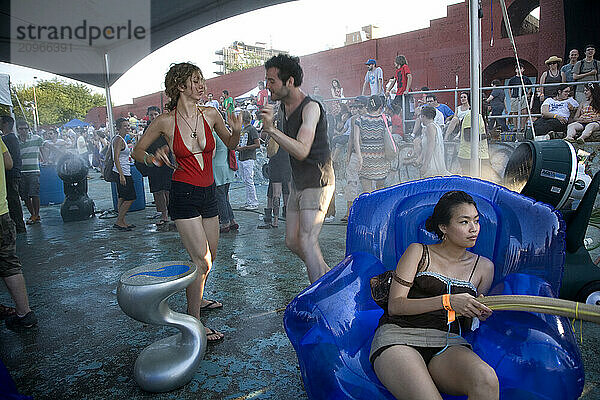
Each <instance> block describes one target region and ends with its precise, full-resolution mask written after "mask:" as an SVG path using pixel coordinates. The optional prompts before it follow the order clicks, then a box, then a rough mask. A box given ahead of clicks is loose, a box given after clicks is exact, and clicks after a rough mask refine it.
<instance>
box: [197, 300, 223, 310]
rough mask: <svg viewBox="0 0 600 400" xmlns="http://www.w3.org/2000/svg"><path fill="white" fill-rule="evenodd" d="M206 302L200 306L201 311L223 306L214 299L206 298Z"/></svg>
mask: <svg viewBox="0 0 600 400" xmlns="http://www.w3.org/2000/svg"><path fill="white" fill-rule="evenodd" d="M206 302H207V303H206V305H204V306H202V307H200V310H201V311H206V310H216V309H217V308H223V304H221V303H219V302H218V301H216V300H206Z"/></svg>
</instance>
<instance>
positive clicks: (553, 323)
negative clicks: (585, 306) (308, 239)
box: [284, 176, 584, 400]
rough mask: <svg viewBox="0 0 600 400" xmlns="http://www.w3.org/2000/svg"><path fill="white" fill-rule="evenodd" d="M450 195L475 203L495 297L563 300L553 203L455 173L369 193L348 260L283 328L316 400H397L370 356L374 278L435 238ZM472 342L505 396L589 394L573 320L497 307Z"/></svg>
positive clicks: (303, 297) (356, 212)
mask: <svg viewBox="0 0 600 400" xmlns="http://www.w3.org/2000/svg"><path fill="white" fill-rule="evenodd" d="M449 190H463V191H465V192H467V193H469V194H470V195H471V196H472V197H473V199H474V200H475V202H476V203H477V207H478V209H479V213H480V224H481V233H480V235H479V238H478V240H477V244H476V245H475V247H474V248H473V249H472V250H473V251H474V252H475V253H477V254H480V255H483V256H485V257H488V258H489V259H491V260H492V261H493V262H494V265H495V274H494V284H493V285H492V290H491V293H489V294H528V295H536V296H547V297H556V296H557V293H558V290H559V288H560V283H561V277H562V271H563V265H564V260H565V239H564V237H565V232H564V231H565V227H564V223H563V221H562V219H561V217H560V215H559V214H558V213H557V212H556V211H553V210H552V209H551V208H550V207H549V206H547V205H545V204H543V203H536V202H535V201H533V200H531V199H529V198H527V197H525V196H522V195H520V194H517V193H515V192H511V191H509V190H507V189H505V188H503V187H501V186H498V185H495V184H492V183H490V182H485V181H481V180H477V179H471V178H466V177H458V176H452V177H443V178H441V177H438V178H429V179H424V180H419V181H413V182H407V183H404V184H400V185H397V186H394V187H391V188H387V189H383V190H380V191H377V192H374V193H371V194H363V195H361V196H360V197H359V198H358V199H357V200H356V201H355V202H354V205H353V206H352V210H351V212H350V218H349V221H348V230H347V237H346V257H345V258H344V260H342V262H341V263H339V264H338V265H337V266H336V267H335V268H333V269H332V270H331V271H330V272H329V273H327V274H326V275H324V276H323V277H321V279H319V280H318V281H316V282H315V283H314V284H312V285H311V286H309V287H308V288H307V289H305V290H304V291H303V292H301V293H300V294H299V295H298V296H297V297H296V298H295V299H294V300H293V301H292V302H291V303H290V304H289V305H288V307H287V309H286V311H285V315H284V325H285V329H286V332H287V335H288V337H289V339H290V341H291V342H292V345H293V346H294V349H295V350H296V353H297V355H298V362H299V364H300V370H301V373H302V379H303V382H304V387H305V389H306V393H307V394H308V397H309V399H313V400H316V399H323V400H325V399H327V400H332V399H356V400H365V399H368V400H376V399H393V397H392V395H391V394H390V393H389V392H388V391H387V390H386V389H385V387H384V386H383V385H382V384H381V383H380V382H379V380H378V379H377V377H376V375H375V373H374V372H373V368H372V366H371V364H370V362H369V359H368V357H369V350H370V348H371V341H372V338H373V334H374V333H375V330H376V328H377V324H378V322H379V318H380V317H381V315H382V314H383V310H382V309H381V308H380V307H379V306H377V305H376V304H375V301H374V300H373V299H372V297H371V292H370V284H369V280H370V278H371V277H373V276H375V275H378V274H380V273H382V272H384V271H385V270H391V269H394V268H395V267H396V263H397V261H398V259H399V258H400V257H401V256H402V253H403V252H404V250H405V249H406V248H407V247H408V245H409V244H410V243H412V242H422V243H427V244H432V243H435V242H436V241H437V240H436V239H435V238H434V236H433V235H432V234H431V233H429V232H427V231H426V230H425V220H426V218H427V217H428V216H429V215H431V213H432V211H433V207H434V206H435V204H436V203H437V201H438V200H439V198H440V197H441V195H442V194H443V193H445V192H447V191H449ZM465 337H466V339H467V340H468V341H469V342H470V343H471V344H472V345H473V349H474V350H475V352H476V353H477V354H479V356H480V357H481V358H482V359H483V360H485V361H486V362H487V363H488V364H489V365H491V366H492V367H493V368H494V369H495V371H496V374H497V375H498V378H499V381H500V398H501V399H527V400H532V399H540V400H541V399H544V400H550V399H556V400H569V399H577V398H578V397H579V396H580V394H581V392H582V390H583V384H584V371H583V365H582V361H581V353H580V352H579V348H578V346H577V343H576V340H575V337H574V335H573V331H572V329H571V324H570V321H569V320H568V319H566V318H563V317H557V316H553V315H545V314H534V313H526V312H512V311H496V312H495V313H494V314H493V315H492V317H490V318H489V319H488V320H487V321H485V322H483V323H481V325H480V327H479V329H477V330H475V331H474V332H470V333H468V334H466V335H465ZM446 398H449V399H451V398H454V397H450V396H446Z"/></svg>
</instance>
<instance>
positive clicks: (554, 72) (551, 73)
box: [540, 56, 567, 101]
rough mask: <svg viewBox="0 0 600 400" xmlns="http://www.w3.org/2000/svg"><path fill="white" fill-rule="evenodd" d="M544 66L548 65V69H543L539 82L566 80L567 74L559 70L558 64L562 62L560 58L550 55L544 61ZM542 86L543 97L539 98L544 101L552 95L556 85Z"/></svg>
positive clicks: (542, 83)
mask: <svg viewBox="0 0 600 400" xmlns="http://www.w3.org/2000/svg"><path fill="white" fill-rule="evenodd" d="M545 64H546V66H547V67H548V71H544V73H543V74H542V76H541V77H540V84H541V85H544V84H547V83H564V82H566V81H567V76H566V75H565V73H564V72H562V71H561V70H560V64H562V58H560V57H557V56H550V58H548V59H547V60H546V61H545ZM543 88H544V97H543V98H542V99H540V100H541V101H544V100H545V99H547V98H549V97H553V96H554V93H556V86H543Z"/></svg>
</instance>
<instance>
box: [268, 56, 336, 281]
mask: <svg viewBox="0 0 600 400" xmlns="http://www.w3.org/2000/svg"><path fill="white" fill-rule="evenodd" d="M265 69H266V81H267V89H269V90H270V92H271V99H272V100H274V101H277V100H280V101H281V110H280V112H281V113H282V118H281V126H279V127H276V126H275V124H274V122H273V116H274V110H273V107H272V106H270V105H269V106H265V107H264V108H263V109H262V110H261V113H260V117H261V119H262V120H263V131H264V132H267V133H268V134H269V136H270V139H272V140H273V141H275V142H276V143H277V144H278V145H279V146H281V147H283V149H284V150H285V151H287V152H288V153H289V156H290V164H291V166H292V190H291V192H290V196H289V199H288V204H287V214H286V232H285V243H286V245H287V247H288V248H289V249H290V250H292V251H293V252H294V253H295V254H296V255H298V257H300V258H301V259H302V261H304V264H305V265H306V269H307V271H308V279H309V280H310V282H311V283H313V282H314V281H316V280H317V279H319V278H320V277H321V276H323V275H324V274H325V273H326V272H327V271H329V267H328V266H327V264H326V263H325V260H323V255H322V254H321V248H320V247H319V233H320V232H321V226H322V225H323V219H324V218H325V212H326V211H327V208H328V206H329V202H330V200H331V197H332V196H333V192H334V190H335V176H334V173H333V164H332V162H331V153H330V151H329V143H328V139H327V119H326V115H325V110H324V109H323V107H322V106H321V105H320V104H319V103H318V102H316V101H314V100H313V99H311V98H310V97H309V96H307V95H306V94H305V93H304V92H302V90H301V89H300V85H301V84H302V77H303V72H302V68H301V67H300V63H299V59H298V58H297V57H291V56H289V55H285V54H279V55H277V56H274V57H272V58H271V59H269V60H268V61H267V62H266V63H265ZM270 139H268V140H270Z"/></svg>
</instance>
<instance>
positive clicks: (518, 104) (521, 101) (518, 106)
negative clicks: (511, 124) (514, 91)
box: [510, 96, 527, 113]
mask: <svg viewBox="0 0 600 400" xmlns="http://www.w3.org/2000/svg"><path fill="white" fill-rule="evenodd" d="M525 109H527V96H521V97H515V98H513V97H511V98H510V112H513V113H518V112H519V110H525Z"/></svg>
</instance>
